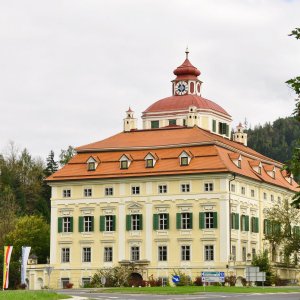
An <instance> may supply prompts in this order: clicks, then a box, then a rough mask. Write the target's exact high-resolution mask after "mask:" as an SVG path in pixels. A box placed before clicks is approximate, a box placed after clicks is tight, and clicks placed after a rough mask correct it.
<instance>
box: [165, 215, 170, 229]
mask: <svg viewBox="0 0 300 300" xmlns="http://www.w3.org/2000/svg"><path fill="white" fill-rule="evenodd" d="M166 215H167V228H166V229H170V217H169V214H166Z"/></svg>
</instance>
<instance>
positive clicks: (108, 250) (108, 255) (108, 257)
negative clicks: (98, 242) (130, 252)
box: [104, 247, 113, 262]
mask: <svg viewBox="0 0 300 300" xmlns="http://www.w3.org/2000/svg"><path fill="white" fill-rule="evenodd" d="M104 261H105V262H112V261H113V248H112V247H104Z"/></svg>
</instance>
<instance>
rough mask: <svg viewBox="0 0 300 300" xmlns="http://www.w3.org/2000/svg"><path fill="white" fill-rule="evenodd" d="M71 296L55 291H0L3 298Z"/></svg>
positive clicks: (26, 299)
mask: <svg viewBox="0 0 300 300" xmlns="http://www.w3.org/2000/svg"><path fill="white" fill-rule="evenodd" d="M67 298H71V297H69V296H66V295H58V294H56V293H54V292H46V291H38V292H35V291H32V292H31V291H21V290H20V291H4V292H3V291H0V299H1V300H2V299H3V300H4V299H5V300H19V299H20V300H35V299H38V300H57V299H67Z"/></svg>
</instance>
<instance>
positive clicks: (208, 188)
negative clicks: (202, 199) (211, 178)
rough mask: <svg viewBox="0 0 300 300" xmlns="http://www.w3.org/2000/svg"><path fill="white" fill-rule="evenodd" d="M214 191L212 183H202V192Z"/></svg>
mask: <svg viewBox="0 0 300 300" xmlns="http://www.w3.org/2000/svg"><path fill="white" fill-rule="evenodd" d="M213 190H214V184H213V183H212V182H208V183H204V191H205V192H212V191H213Z"/></svg>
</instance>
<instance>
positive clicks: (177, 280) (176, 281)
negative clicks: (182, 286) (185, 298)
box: [172, 275, 180, 284]
mask: <svg viewBox="0 0 300 300" xmlns="http://www.w3.org/2000/svg"><path fill="white" fill-rule="evenodd" d="M172 281H173V282H174V283H175V284H176V283H178V282H179V281H180V277H179V276H178V275H174V276H173V277H172Z"/></svg>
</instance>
